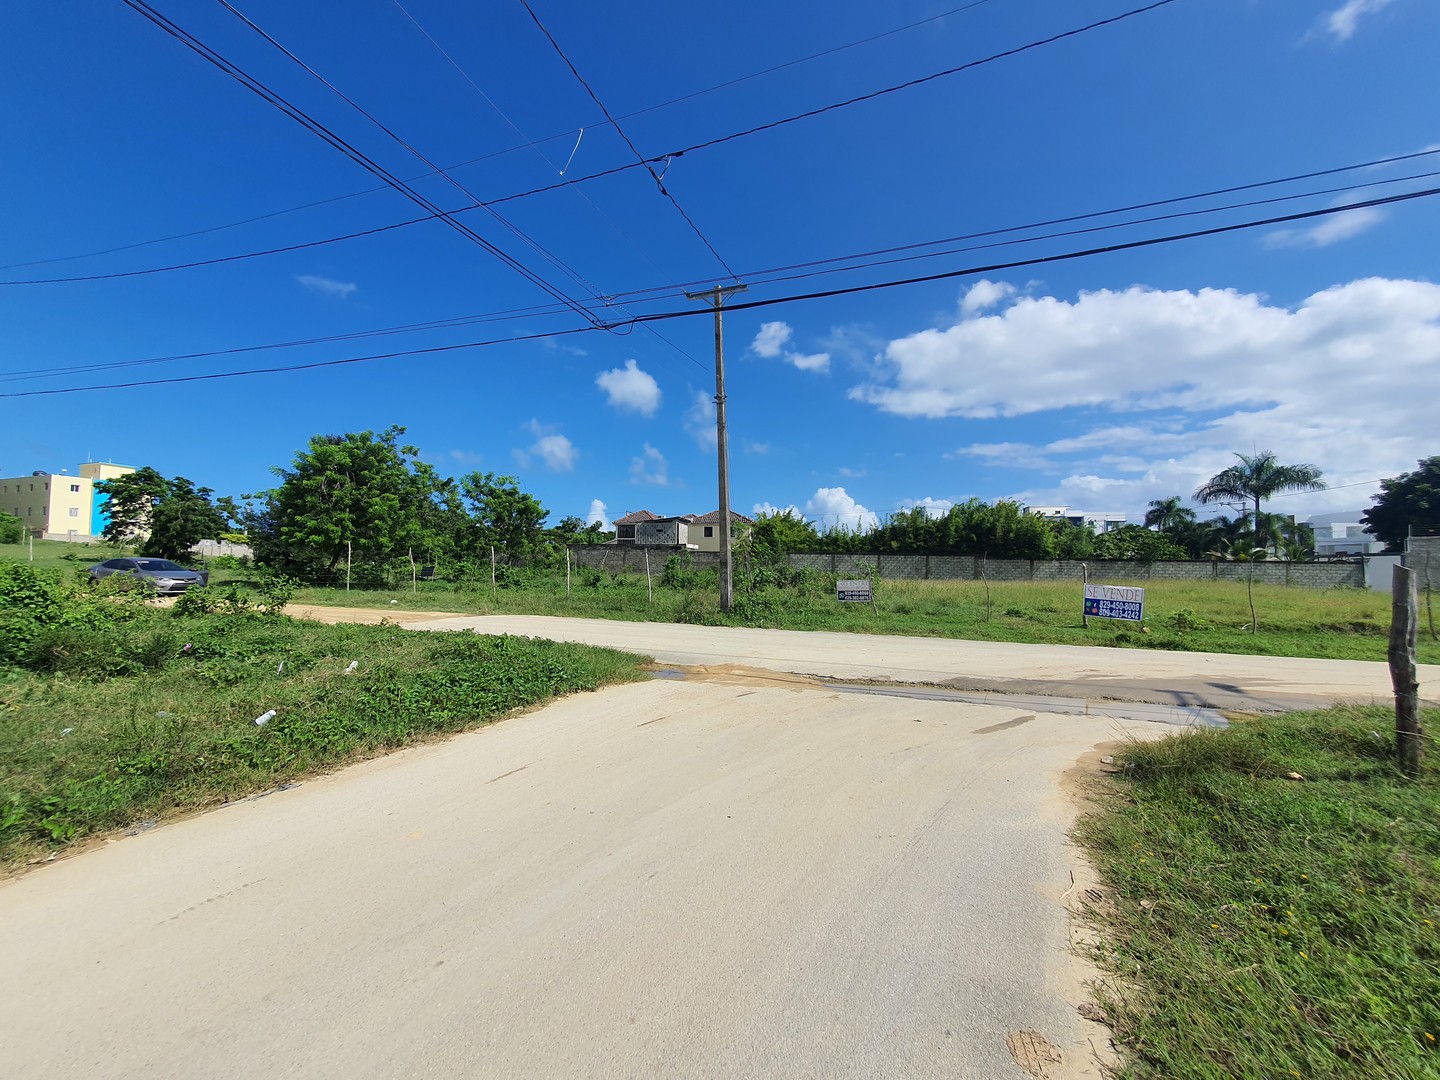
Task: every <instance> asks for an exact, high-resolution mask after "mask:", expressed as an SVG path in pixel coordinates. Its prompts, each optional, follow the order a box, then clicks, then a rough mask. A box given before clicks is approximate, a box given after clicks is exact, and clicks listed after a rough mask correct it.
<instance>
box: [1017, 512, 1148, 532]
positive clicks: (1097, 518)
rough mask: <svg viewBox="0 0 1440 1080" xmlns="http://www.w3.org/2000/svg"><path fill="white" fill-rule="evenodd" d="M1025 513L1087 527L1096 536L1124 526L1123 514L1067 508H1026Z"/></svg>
mask: <svg viewBox="0 0 1440 1080" xmlns="http://www.w3.org/2000/svg"><path fill="white" fill-rule="evenodd" d="M1025 512H1026V513H1027V514H1034V515H1035V516H1036V517H1042V518H1045V520H1047V521H1068V522H1069V523H1070V524H1071V525H1082V526H1088V527H1089V528H1090V529H1091V531H1093V532H1094V533H1095V534H1096V535H1097V536H1098V535H1100V534H1101V533H1107V532H1109V531H1110V530H1111V529H1118V528H1120V526H1121V525H1124V524H1125V515H1124V514H1115V513H1106V512H1103V511H1094V510H1075V509H1073V508H1072V507H1069V506H1027V507H1025Z"/></svg>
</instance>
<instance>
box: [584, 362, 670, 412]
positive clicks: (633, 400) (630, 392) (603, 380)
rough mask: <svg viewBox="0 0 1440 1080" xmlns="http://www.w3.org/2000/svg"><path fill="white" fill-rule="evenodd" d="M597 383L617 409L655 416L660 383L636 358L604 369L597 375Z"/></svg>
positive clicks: (658, 401)
mask: <svg viewBox="0 0 1440 1080" xmlns="http://www.w3.org/2000/svg"><path fill="white" fill-rule="evenodd" d="M595 385H596V386H598V387H600V389H601V390H604V391H605V393H606V395H607V396H608V397H609V399H610V404H611V405H613V406H615V407H616V408H617V409H628V410H629V411H630V412H637V413H639V414H640V415H641V416H654V415H655V410H656V409H658V408H659V407H660V398H661V394H660V385H659V383H657V382H656V381H655V380H654V378H653V377H652V376H651V375H650V374H649V373H648V372H645V371H642V370H641V369H640V368H639V367H638V366H637V365H636V363H635V361H634V360H626V361H625V366H624V367H623V368H614V369H612V370H610V371H602V372H601V373H600V374H599V375H597V376H595Z"/></svg>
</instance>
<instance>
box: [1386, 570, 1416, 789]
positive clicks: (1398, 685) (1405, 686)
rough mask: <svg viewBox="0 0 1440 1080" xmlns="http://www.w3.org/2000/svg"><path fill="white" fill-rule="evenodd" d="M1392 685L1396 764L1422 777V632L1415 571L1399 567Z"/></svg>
mask: <svg viewBox="0 0 1440 1080" xmlns="http://www.w3.org/2000/svg"><path fill="white" fill-rule="evenodd" d="M1390 597H1391V603H1390V648H1389V659H1390V682H1391V683H1392V684H1393V685H1394V687H1395V760H1396V762H1397V763H1398V764H1399V766H1400V770H1401V771H1402V772H1403V773H1405V775H1406V776H1409V777H1415V776H1418V775H1419V773H1420V683H1419V680H1418V679H1417V678H1416V676H1415V649H1416V646H1417V644H1418V639H1419V632H1420V620H1419V612H1418V610H1417V609H1418V608H1419V606H1420V605H1419V598H1418V596H1417V594H1416V589H1415V571H1414V570H1411V569H1410V568H1409V567H1406V566H1396V567H1394V568H1393V569H1392V570H1391V576H1390Z"/></svg>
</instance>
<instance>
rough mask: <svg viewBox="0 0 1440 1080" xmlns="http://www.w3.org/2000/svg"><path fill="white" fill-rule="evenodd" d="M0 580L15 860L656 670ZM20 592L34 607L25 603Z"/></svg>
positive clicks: (5, 794) (3, 778)
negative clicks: (21, 613)
mask: <svg viewBox="0 0 1440 1080" xmlns="http://www.w3.org/2000/svg"><path fill="white" fill-rule="evenodd" d="M0 586H4V588H3V589H0V593H3V594H4V595H3V596H0V601H4V600H9V601H12V602H11V603H10V604H9V605H8V606H9V607H10V609H11V610H10V611H7V612H0V630H3V632H4V636H5V637H6V641H5V642H3V643H0V867H3V868H14V867H16V866H17V865H21V864H23V863H25V862H28V861H31V860H33V859H35V858H38V857H44V856H45V855H46V854H47V853H50V852H54V851H58V850H60V849H63V848H64V847H66V846H67V845H70V844H73V843H75V842H77V841H80V840H83V839H84V838H86V837H87V836H90V835H93V834H95V833H100V832H104V831H107V830H111V829H115V828H123V827H126V826H130V825H134V824H136V823H138V822H142V821H146V820H148V819H155V818H160V817H164V816H166V815H170V814H175V813H180V812H184V811H188V810H194V809H197V808H201V807H205V806H211V805H214V804H217V803H221V802H225V801H227V800H229V799H233V798H236V797H238V796H242V795H246V794H249V793H253V792H255V791H260V790H264V789H267V788H272V787H274V786H276V785H277V784H281V783H285V782H288V781H293V780H296V779H299V778H302V777H304V776H306V775H308V774H312V773H315V772H317V771H324V770H329V769H333V768H335V767H337V766H340V765H343V764H346V763H348V762H352V761H356V760H359V759H361V758H364V757H369V756H373V755H376V754H380V753H383V752H385V751H387V750H390V749H393V748H396V747H401V746H405V745H409V744H411V743H414V742H418V741H423V740H426V739H430V738H433V737H436V736H439V735H443V734H446V733H449V732H455V731H461V730H464V729H466V728H470V727H474V726H476V725H478V724H483V723H486V722H488V721H491V720H494V719H497V718H499V717H502V716H505V715H507V714H509V713H511V712H513V711H514V710H517V709H521V708H525V707H529V706H532V705H535V704H538V703H540V702H543V701H546V700H548V699H550V698H553V697H556V696H558V695H561V694H568V693H574V692H576V691H583V690H594V689H596V688H598V687H600V686H602V685H605V684H607V683H614V682H621V681H628V680H633V679H637V678H642V677H644V675H643V673H642V672H641V671H640V669H639V667H638V664H639V662H640V658H639V657H635V656H630V655H628V654H624V653H619V652H614V651H611V650H604V649H592V648H587V647H584V646H579V645H563V644H556V643H554V642H546V641H530V640H527V639H518V638H496V637H480V636H477V635H474V634H469V633H457V634H444V633H420V632H412V631H404V630H400V629H398V628H396V627H393V626H385V625H381V626H346V625H342V626H321V625H317V624H314V623H307V622H297V621H294V620H291V619H288V618H285V617H284V616H277V615H258V614H253V613H250V614H233V615H216V614H212V615H198V616H197V615H191V616H182V615H179V614H177V613H176V612H173V611H165V610H157V609H154V608H151V607H147V606H145V605H144V604H143V603H136V602H132V601H129V600H127V599H126V598H124V597H118V598H117V597H110V598H105V597H101V598H98V599H96V598H93V597H91V596H90V591H89V590H79V591H78V593H79V595H77V592H72V591H70V590H69V589H68V588H67V587H66V586H64V585H63V584H61V583H53V582H51V583H46V582H43V581H42V582H40V583H39V584H37V583H36V582H35V581H34V580H32V579H30V578H26V579H24V580H17V578H16V577H15V576H14V575H10V576H9V578H8V580H0ZM17 597H24V598H26V599H27V601H28V602H27V605H26V606H27V608H28V609H29V610H31V611H33V612H34V613H36V615H37V618H35V619H33V620H30V621H26V620H25V619H23V618H17V617H16V612H15V611H14V608H15V607H16V606H17V605H16V604H15V603H14V602H13V601H15V600H16V598H17ZM352 665H353V667H352ZM272 710H273V715H271V716H269V717H268V718H267V719H266V720H265V722H264V723H263V724H257V723H256V719H257V718H261V717H265V715H266V714H267V713H270V712H271V711H272Z"/></svg>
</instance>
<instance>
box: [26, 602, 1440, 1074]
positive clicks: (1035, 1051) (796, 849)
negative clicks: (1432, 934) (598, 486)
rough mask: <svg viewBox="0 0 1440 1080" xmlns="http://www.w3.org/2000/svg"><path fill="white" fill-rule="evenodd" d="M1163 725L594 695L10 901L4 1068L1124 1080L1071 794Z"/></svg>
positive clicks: (693, 647) (874, 651)
mask: <svg viewBox="0 0 1440 1080" xmlns="http://www.w3.org/2000/svg"><path fill="white" fill-rule="evenodd" d="M472 623H473V624H478V628H479V629H482V630H485V631H488V632H510V633H531V634H536V633H544V634H545V635H547V636H555V637H560V638H569V639H571V640H590V641H596V642H597V643H605V644H615V645H620V646H623V647H626V648H630V649H634V650H638V651H642V652H648V653H653V654H655V655H657V656H658V657H659V658H660V659H661V660H662V661H664V662H666V663H687V662H688V663H696V662H698V663H703V664H709V665H716V664H721V665H724V664H733V663H741V664H746V665H749V666H751V667H762V668H768V669H769V670H771V671H781V672H788V671H798V672H808V673H814V674H821V675H827V676H833V677H837V678H847V679H853V678H866V677H871V678H895V679H900V680H904V681H939V682H947V681H948V682H951V683H952V684H957V685H958V684H959V683H962V682H965V681H967V680H974V679H982V678H984V679H1007V678H1012V679H1013V678H1017V677H1023V678H1026V679H1038V680H1040V681H1047V680H1048V681H1051V682H1054V681H1060V680H1071V681H1073V682H1076V683H1077V684H1079V685H1085V686H1090V687H1092V688H1102V689H1103V688H1106V687H1110V686H1112V685H1113V684H1114V683H1115V682H1116V680H1122V679H1128V680H1132V681H1134V682H1135V683H1136V684H1137V685H1139V684H1145V685H1149V686H1152V687H1159V688H1162V689H1163V687H1164V686H1165V685H1166V682H1167V680H1168V679H1170V678H1176V679H1179V678H1190V679H1194V680H1197V682H1199V683H1203V684H1210V683H1214V684H1217V685H1218V684H1220V683H1222V682H1223V683H1224V684H1225V685H1229V686H1233V687H1235V688H1236V692H1238V693H1243V694H1249V693H1261V692H1263V693H1264V694H1267V695H1275V694H1278V695H1294V696H1297V697H1298V696H1301V695H1312V696H1313V695H1320V694H1324V695H1333V696H1339V697H1368V696H1372V695H1375V696H1379V695H1383V694H1384V693H1386V692H1387V688H1386V686H1384V685H1383V684H1382V683H1381V682H1380V681H1379V679H1378V677H1377V675H1376V672H1375V671H1374V670H1373V669H1374V668H1375V667H1377V666H1378V665H1363V664H1334V663H1326V662H1317V661H1263V660H1257V659H1247V658H1237V657H1209V658H1207V657H1203V656H1201V657H1196V656H1194V655H1190V654H1183V655H1178V656H1177V655H1173V654H1156V653H1144V652H1133V653H1131V652H1121V651H1113V650H1081V649H1066V648H1048V647H1034V646H995V645H987V644H983V643H982V644H977V643H965V642H949V641H929V640H925V641H916V640H914V639H899V638H870V637H864V636H860V635H836V634H815V635H808V634H787V633H782V632H777V631H746V630H728V629H711V628H694V627H681V626H668V625H667V626H661V625H647V624H633V623H624V624H610V623H599V622H593V621H588V620H554V619H532V618H527V619H484V620H475V619H466V620H454V621H446V620H436V621H429V622H427V623H425V625H426V626H427V627H428V628H431V629H437V628H444V627H446V626H450V627H452V628H458V627H462V626H466V625H470V624H472ZM1183 665H1193V666H1183ZM1210 665H1215V666H1214V667H1213V668H1212V667H1211V666H1210ZM1381 670H1382V671H1383V668H1382V669H1381ZM937 676H938V678H937ZM1424 678H1425V679H1426V680H1427V685H1428V686H1430V687H1432V688H1433V687H1434V685H1435V684H1434V681H1433V679H1434V671H1433V669H1431V670H1428V671H1427V672H1426V674H1425V676H1424ZM1047 684H1048V683H1047ZM1432 696H1433V695H1432ZM1163 730H1165V729H1163V728H1160V727H1159V726H1158V725H1153V724H1143V723H1140V722H1137V721H1133V720H1118V719H1113V718H1107V717H1104V716H1097V715H1086V716H1060V715H1054V714H1046V713H1037V712H1034V711H1033V710H1031V709H1029V708H1028V707H1024V706H1022V705H1020V704H1018V703H1016V704H1013V705H1003V704H1002V705H974V704H966V703H958V702H942V701H925V700H915V699H907V698H900V697H872V696H856V695H842V694H838V693H835V692H833V691H829V690H826V689H821V688H816V687H815V686H813V685H807V684H805V683H804V682H803V681H801V680H788V681H787V680H786V679H785V678H784V677H778V678H776V679H771V680H769V681H766V680H765V679H755V678H746V679H741V680H738V681H736V682H716V681H685V682H676V681H669V680H658V681H655V682H651V683H646V684H642V685H635V686H627V687H621V688H616V689H612V690H607V691H604V692H602V693H599V694H588V695H581V696H577V697H574V698H570V699H567V700H565V701H562V702H559V703H557V704H555V705H553V706H550V707H548V708H545V709H542V710H538V711H536V712H534V713H531V714H529V715H526V716H521V717H517V718H514V719H511V720H508V721H505V722H503V723H500V724H497V725H494V726H492V727H490V728H487V729H484V730H481V731H478V732H474V733H471V734H467V735H463V736H460V737H457V738H454V739H451V740H448V741H446V742H444V743H439V744H435V745H431V746H428V747H424V748H420V749H416V750H411V751H407V752H404V753H400V754H396V755H392V756H391V757H388V758H385V759H381V760H378V761H375V762H371V763H368V764H366V765H362V766H358V767H355V768H352V769H348V770H345V771H343V772H340V773H337V774H335V775H332V776H329V777H325V778H321V779H318V780H313V781H311V782H308V783H306V784H304V785H302V786H300V787H298V788H295V789H292V790H289V791H284V792H277V793H273V794H270V795H268V796H266V797H263V798H259V799H255V800H251V801H246V802H243V803H240V804H237V805H235V806H231V807H228V808H226V809H223V810H219V811H216V812H213V813H210V814H205V815H201V816H198V817H195V818H192V819H189V820H186V821H181V822H178V823H176V824H173V825H169V826H166V827H163V828H159V829H156V830H154V831H152V832H148V833H144V834H142V835H140V836H136V837H133V838H127V839H123V840H120V841H118V842H116V843H114V844H111V845H109V846H107V847H104V848H101V849H99V850H96V851H93V852H90V853H88V854H85V855H81V856H79V857H77V858H73V859H69V860H64V861H62V862H59V863H57V864H55V865H53V866H49V867H45V868H43V869H41V870H39V871H37V872H35V873H31V874H28V875H26V876H24V877H22V878H19V879H17V880H13V881H10V882H8V883H5V884H3V885H0V962H3V968H0V970H3V973H4V976H5V977H4V978H3V979H0V1063H3V1069H0V1072H3V1075H4V1076H5V1077H7V1078H21V1077H35V1078H41V1077H43V1078H47V1080H48V1078H50V1077H58V1076H64V1077H107V1078H108V1077H136V1078H139V1077H146V1078H149V1077H185V1078H187V1080H188V1078H204V1077H217V1078H219V1077H225V1078H229V1077H234V1078H241V1077H244V1078H247V1080H249V1078H253V1077H257V1076H265V1077H346V1078H351V1077H377V1078H379V1077H386V1078H388V1077H397V1076H417V1077H420V1076H426V1077H429V1076H437V1077H438V1076H445V1077H450V1076H474V1077H607V1078H608V1077H630V1076H659V1077H717V1078H718V1077H725V1078H731V1077H747V1076H753V1077H857V1078H858V1077H865V1078H871V1077H927V1078H929V1077H942V1076H943V1077H962V1078H970V1077H973V1078H976V1080H982V1078H983V1080H1006V1078H1010V1080H1023V1078H1024V1077H1026V1076H1027V1075H1041V1072H1040V1070H1041V1068H1042V1066H1043V1067H1044V1069H1046V1070H1048V1071H1047V1072H1045V1073H1044V1075H1047V1076H1050V1077H1052V1078H1061V1077H1076V1076H1082V1075H1087V1074H1089V1075H1098V1073H1097V1072H1096V1071H1095V1068H1094V1065H1093V1059H1092V1058H1091V1054H1090V1049H1089V1047H1090V1045H1091V1044H1092V1043H1093V1045H1095V1046H1103V1045H1104V1032H1103V1030H1102V1029H1099V1028H1096V1027H1095V1026H1093V1025H1089V1024H1088V1023H1087V1022H1085V1021H1082V1020H1080V1018H1079V1017H1078V1015H1077V1013H1076V1012H1075V1006H1076V1005H1077V1004H1079V1003H1080V1002H1082V1001H1083V1000H1085V999H1086V993H1085V990H1084V988H1083V986H1082V985H1081V981H1080V980H1081V977H1082V974H1083V972H1082V969H1080V968H1079V967H1078V965H1077V963H1076V961H1075V960H1074V958H1073V956H1072V955H1071V953H1070V952H1069V950H1068V943H1069V933H1070V924H1069V918H1068V914H1067V910H1066V906H1065V902H1066V898H1067V896H1068V897H1069V898H1070V899H1072V900H1073V898H1074V896H1075V892H1074V890H1075V889H1076V888H1079V889H1083V888H1084V884H1085V880H1084V877H1083V874H1084V870H1083V867H1082V866H1079V865H1078V863H1077V860H1076V858H1075V853H1074V851H1073V850H1072V849H1071V848H1070V847H1069V846H1068V844H1067V842H1066V840H1065V829H1066V827H1067V825H1068V823H1069V822H1070V821H1071V819H1072V814H1073V808H1072V806H1071V803H1070V802H1069V800H1068V798H1067V797H1066V796H1065V795H1064V794H1063V791H1062V778H1063V776H1064V774H1065V772H1066V770H1068V769H1070V768H1071V767H1072V766H1073V765H1074V763H1075V762H1076V760H1077V758H1079V757H1080V756H1081V755H1082V754H1084V753H1086V751H1088V750H1090V749H1091V748H1092V747H1094V746H1096V744H1098V743H1102V742H1105V741H1107V740H1114V739H1118V738H1125V737H1144V736H1147V735H1150V734H1155V733H1159V732H1161V731H1163ZM1074 872H1078V873H1080V874H1081V877H1080V879H1079V881H1078V883H1077V882H1076V881H1074V880H1072V876H1071V875H1072V873H1074ZM1012 1046H1013V1047H1017V1048H1020V1049H1021V1050H1022V1056H1023V1054H1024V1053H1029V1055H1030V1064H1031V1065H1032V1066H1033V1068H1034V1070H1035V1071H1034V1072H1032V1073H1027V1072H1025V1071H1023V1070H1022V1069H1021V1068H1020V1066H1019V1065H1017V1064H1016V1062H1015V1059H1014V1057H1013V1056H1012V1055H1013V1051H1012V1049H1011V1047H1012ZM1052 1048H1053V1049H1052ZM1052 1053H1053V1054H1057V1055H1060V1056H1061V1058H1062V1060H1059V1061H1047V1058H1049V1057H1050V1055H1051V1054H1052Z"/></svg>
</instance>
